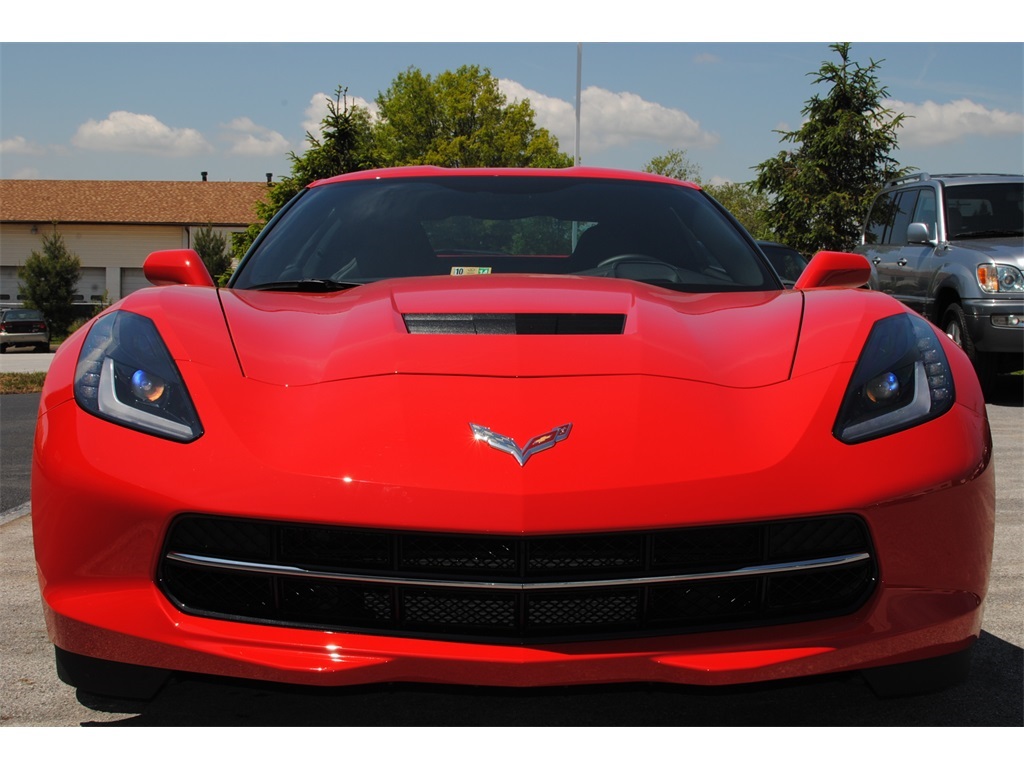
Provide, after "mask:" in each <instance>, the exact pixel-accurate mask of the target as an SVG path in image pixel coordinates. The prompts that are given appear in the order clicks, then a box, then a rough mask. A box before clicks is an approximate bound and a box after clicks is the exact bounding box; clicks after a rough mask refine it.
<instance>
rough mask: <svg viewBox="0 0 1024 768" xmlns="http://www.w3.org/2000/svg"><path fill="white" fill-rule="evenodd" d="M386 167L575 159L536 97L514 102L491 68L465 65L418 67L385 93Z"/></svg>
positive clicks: (554, 163)
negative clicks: (430, 71)
mask: <svg viewBox="0 0 1024 768" xmlns="http://www.w3.org/2000/svg"><path fill="white" fill-rule="evenodd" d="M377 109H378V110H379V113H380V120H379V121H378V122H377V123H376V124H375V125H374V129H373V137H374V158H375V161H376V163H377V164H378V165H379V166H398V165H439V166H443V167H447V168H470V167H477V168H479V167H495V168H501V167H529V168H564V167H567V166H570V165H572V158H571V157H570V156H569V155H567V154H566V153H564V152H560V151H559V149H558V140H557V139H556V138H555V137H554V136H553V135H552V134H551V133H550V132H549V131H548V130H547V129H545V128H538V127H537V125H536V123H535V122H534V112H533V108H532V107H531V106H530V102H529V100H528V99H524V100H523V101H516V102H513V103H512V104H509V103H508V100H507V98H506V97H505V95H504V94H503V93H502V92H501V91H500V90H499V88H498V81H497V79H496V78H495V77H493V76H492V75H491V73H490V71H489V70H487V69H481V68H480V67H477V66H462V67H459V68H458V69H457V70H456V71H455V72H451V71H445V72H442V73H441V74H440V75H438V76H437V77H436V78H432V77H431V76H430V75H425V74H423V73H422V72H421V71H420V70H419V69H417V68H415V67H410V68H409V69H407V70H406V71H405V72H402V73H400V74H399V75H398V76H397V77H396V78H395V79H394V80H393V81H392V83H391V86H390V87H389V88H388V89H387V90H386V91H385V92H384V93H378V95H377Z"/></svg>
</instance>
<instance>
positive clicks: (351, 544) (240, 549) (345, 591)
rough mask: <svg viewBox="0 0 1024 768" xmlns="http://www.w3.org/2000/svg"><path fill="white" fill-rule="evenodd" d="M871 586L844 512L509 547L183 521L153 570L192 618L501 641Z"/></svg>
mask: <svg viewBox="0 0 1024 768" xmlns="http://www.w3.org/2000/svg"><path fill="white" fill-rule="evenodd" d="M875 581H876V568H875V564H874V559H873V557H872V555H871V544H870V540H869V537H868V534H867V530H866V528H865V526H864V524H863V522H862V521H861V520H860V519H859V518H857V517H854V516H852V515H843V516H835V517H822V518H811V519H801V520H792V521H784V522H772V523H761V524H742V525H722V526H712V527H700V528H680V529H672V530H655V531H638V532H627V533H610V534H579V535H559V536H517V537H509V536H473V535H464V534H432V533H431V534H427V533H417V532H410V531H383V530H367V529H353V528H336V527H329V526H317V525H298V524H292V523H274V522H262V521H261V522H257V521H251V520H239V519H233V518H223V517H209V516H198V515H188V516H183V517H181V518H179V519H178V520H177V521H176V522H175V524H174V525H173V527H172V529H171V531H170V533H169V534H168V537H167V541H166V544H165V548H164V555H163V558H162V561H161V565H160V573H159V582H160V586H161V588H162V589H163V591H164V593H165V594H166V595H167V596H168V597H169V598H170V599H171V600H172V601H173V602H174V604H175V605H177V606H178V607H179V608H180V609H181V610H183V611H185V612H186V613H193V614H199V615H205V616H214V617H218V618H223V619H228V620H234V621H248V622H257V623H272V624H283V625H289V626H297V627H309V628H322V629H331V630H343V631H344V630H348V631H355V632H364V633H370V634H396V635H407V636H422V637H434V638H444V639H457V640H469V641H479V642H485V641H486V642H496V643H506V644H519V643H526V642H531V643H538V642H555V641H559V642H564V641H568V640H582V639H598V638H600V639H608V638H615V637H626V636H636V635H658V634H676V633H681V632H696V631H708V630H715V629H727V628H735V627H744V626H755V625H761V624H776V623H784V622H792V621H805V620H811V619H817V618H823V617H826V616H834V615H839V614H844V613H850V612H852V611H854V610H856V609H857V608H858V607H859V606H860V605H862V604H863V603H864V601H865V600H866V599H867V598H868V596H869V595H870V594H871V592H872V591H873V589H874V586H875Z"/></svg>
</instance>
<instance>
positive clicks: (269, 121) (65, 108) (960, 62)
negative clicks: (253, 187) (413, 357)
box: [0, 0, 1024, 183]
mask: <svg viewBox="0 0 1024 768" xmlns="http://www.w3.org/2000/svg"><path fill="white" fill-rule="evenodd" d="M645 2H646V0H641V2H639V3H637V4H633V3H631V4H629V5H628V6H622V7H621V8H622V9H628V10H632V9H636V11H637V14H638V15H640V16H642V15H643V14H642V10H643V9H644V7H645ZM115 5H116V4H115ZM185 5H186V6H187V5H188V2H186V3H185ZM478 6H479V4H478ZM478 6H477V7H478ZM525 6H529V3H526V4H525ZM525 6H523V7H525ZM742 6H743V4H742V3H740V6H738V7H742ZM89 7H90V8H97V7H98V6H95V5H90V6H89ZM129 7H130V6H129ZM176 7H179V6H178V5H177V4H176ZM303 7H305V4H304V5H303ZM334 7H337V4H335V5H334ZM402 7H403V4H402V3H398V4H396V5H394V6H388V8H389V9H400V8H402ZM446 7H448V6H446ZM452 7H453V8H454V9H455V10H454V11H453V12H452V13H451V17H452V18H455V17H459V16H460V14H459V13H458V10H459V8H460V6H459V5H458V3H456V4H455V5H454V6H452ZM517 7H520V6H517ZM659 7H660V6H659ZM669 7H671V6H669ZM819 7H820V6H819ZM115 10H116V9H115ZM185 10H186V13H185V14H183V16H182V19H184V20H182V19H179V21H178V22H177V25H175V24H170V25H169V26H168V27H167V29H163V28H162V27H160V26H159V25H158V24H155V25H154V26H153V28H152V29H148V30H140V29H130V28H129V29H124V30H121V31H120V33H118V34H113V33H111V32H110V30H107V29H103V30H100V29H97V28H96V25H97V21H96V18H97V17H98V16H100V15H101V14H98V13H93V14H92V16H91V17H90V18H89V19H88V20H87V21H82V22H81V24H80V20H79V19H77V18H75V17H73V16H68V17H61V18H62V19H63V21H62V22H60V23H58V24H56V25H48V24H43V25H40V23H39V21H38V19H35V20H33V24H31V25H30V24H29V23H28V22H27V21H25V20H23V19H15V20H14V23H13V24H12V25H7V24H5V27H7V29H9V30H14V31H13V32H11V33H10V39H6V38H7V34H8V33H7V32H3V33H0V36H2V37H4V38H5V40H4V41H2V42H0V177H3V178H8V179H33V178H34V179H124V180H129V179H131V180H170V181H182V180H184V181H187V180H199V179H200V178H201V172H203V171H206V172H207V173H208V178H209V179H210V180H211V181H229V180H230V181H263V180H265V179H266V174H267V173H272V174H273V175H274V177H275V178H278V177H280V176H283V175H288V174H289V173H290V170H291V163H290V160H289V156H288V153H289V152H295V153H298V154H301V153H302V152H303V151H305V149H306V147H307V146H308V145H307V144H306V142H305V134H306V131H312V132H313V133H316V132H317V131H318V127H319V121H320V119H321V118H322V117H323V115H324V114H325V113H326V106H325V104H326V100H327V99H328V98H329V97H330V96H331V95H332V94H333V93H334V91H335V89H336V88H337V87H339V86H342V87H345V88H347V89H348V91H347V93H348V97H349V98H350V99H352V100H354V101H355V102H356V103H359V104H362V105H365V106H367V107H369V108H370V109H371V111H372V110H373V108H374V102H375V99H376V97H377V95H378V94H379V93H380V92H382V91H385V90H386V89H387V88H388V86H389V85H390V84H391V83H392V81H393V80H394V78H395V77H396V76H397V75H398V74H399V73H400V72H403V71H405V70H406V69H408V68H410V67H416V68H418V69H420V70H421V71H422V72H423V73H424V74H429V75H437V74H440V73H441V72H443V71H445V70H455V69H457V68H458V67H460V66H462V65H478V66H480V67H482V68H486V69H488V70H489V71H490V73H491V74H492V75H493V76H494V77H495V78H497V79H498V81H499V85H500V88H501V90H502V91H503V93H505V95H506V96H507V97H508V99H509V100H510V101H512V100H517V99H523V98H528V99H529V100H530V104H531V105H532V107H533V109H534V112H535V114H536V122H537V124H538V125H540V126H542V127H544V128H547V129H549V130H550V131H551V132H552V133H553V134H554V135H555V136H556V137H557V138H558V140H559V145H560V148H561V149H562V150H563V151H564V152H566V153H568V154H570V155H573V154H575V152H576V146H575V109H576V107H575V103H576V80H577V71H579V74H580V85H581V110H580V123H581V140H580V146H579V155H580V161H581V163H582V164H584V165H591V166H607V167H615V168H626V169H641V168H642V167H643V166H644V165H645V164H646V163H647V162H648V161H650V160H651V159H652V158H654V157H656V156H659V155H663V154H665V153H666V152H668V151H670V150H676V149H678V150H685V152H686V157H687V159H688V160H689V161H690V162H691V163H695V164H696V165H697V166H699V168H700V171H701V175H702V177H703V179H704V180H705V181H711V182H716V183H721V182H725V181H731V182H742V181H748V180H750V179H752V178H754V176H755V175H756V171H755V170H754V166H756V165H757V164H758V163H760V162H762V161H764V160H766V159H768V158H770V157H773V156H774V155H775V154H777V153H778V152H780V151H782V150H784V149H792V148H794V146H793V145H792V144H787V143H782V142H780V134H779V133H778V132H779V131H786V130H794V129H796V128H798V127H799V125H800V122H801V119H802V118H801V110H802V109H803V108H804V106H805V103H806V102H807V100H808V99H809V98H811V97H812V96H814V95H815V94H816V93H820V92H821V91H820V88H821V86H816V85H815V84H814V76H813V75H814V73H816V72H817V71H818V69H819V68H820V66H821V64H822V62H823V61H833V62H834V61H837V60H838V59H837V56H836V54H835V53H834V52H833V51H832V50H830V48H829V43H830V41H833V40H838V39H846V40H850V39H852V40H854V42H853V45H852V48H851V58H852V59H853V60H854V61H856V62H858V63H860V64H861V65H868V64H869V63H870V62H871V61H872V60H874V61H876V62H880V64H879V68H878V69H877V71H876V76H877V78H878V81H879V83H880V84H881V85H882V86H884V87H885V88H886V89H887V90H888V92H889V98H888V99H887V100H886V101H885V105H886V106H888V107H890V108H892V109H893V110H895V111H896V112H902V113H904V114H906V115H907V119H906V120H905V122H904V125H903V127H902V128H901V130H900V131H899V149H898V151H896V152H895V156H896V158H897V160H899V161H900V162H901V163H903V164H904V165H908V166H914V167H916V168H919V169H921V170H925V171H931V172H933V173H938V172H973V171H986V172H1011V173H1022V172H1024V43H1022V42H1020V41H1003V42H956V41H949V40H944V41H941V42H915V43H909V42H897V41H894V42H884V41H876V42H856V37H853V36H849V37H845V38H844V37H840V36H838V34H839V32H845V31H852V32H856V31H857V28H856V27H854V28H853V29H851V30H846V29H842V27H840V28H839V29H832V28H825V29H820V30H816V29H812V30H809V31H810V32H812V33H815V35H814V36H815V40H818V41H815V42H812V41H806V40H805V41H803V42H752V41H754V40H757V39H759V37H760V38H762V39H763V38H768V37H776V38H780V39H784V38H782V36H781V35H780V34H779V30H778V25H779V21H778V19H774V20H772V21H771V22H770V23H768V24H766V25H761V24H760V22H759V20H758V19H757V18H748V19H747V20H746V25H745V26H744V25H743V24H737V25H732V24H730V23H729V20H728V17H724V18H723V19H718V20H717V21H716V22H715V23H717V24H718V26H715V24H714V23H710V22H709V23H707V24H705V25H704V27H702V31H703V32H706V33H707V34H702V35H701V37H707V38H708V39H709V40H720V41H722V42H700V41H697V40H693V41H686V42H657V41H644V42H624V41H623V42H614V41H613V40H615V39H619V40H637V41H639V40H641V39H644V37H645V36H649V35H650V34H651V33H652V32H659V31H662V30H659V29H658V28H657V26H656V25H655V26H654V27H653V28H652V24H651V21H650V18H651V17H650V15H649V14H648V15H647V16H645V17H644V26H643V27H639V28H638V27H636V26H631V21H630V19H632V15H631V14H627V13H626V12H625V11H624V10H621V9H620V11H619V14H620V17H621V19H612V20H611V21H608V22H605V23H604V26H603V27H602V26H600V25H598V26H597V27H596V28H588V27H587V26H586V25H582V26H581V27H580V28H578V29H577V28H576V26H574V24H573V23H571V22H572V20H571V19H567V18H566V17H564V16H560V17H559V19H560V21H559V20H556V21H553V22H552V25H551V28H550V29H547V31H546V34H549V35H550V34H553V35H554V38H555V39H551V40H544V39H539V40H537V41H535V42H519V40H526V39H529V36H530V32H533V33H534V34H536V32H537V28H536V27H537V25H536V24H534V25H525V24H524V23H523V21H522V18H520V21H519V22H518V23H510V24H509V26H508V28H507V29H505V28H504V27H502V26H501V24H491V25H487V26H486V29H485V30H484V29H480V28H479V27H477V28H476V29H474V28H473V27H472V26H470V27H467V28H464V29H463V28H459V27H457V25H455V24H454V22H453V23H452V24H451V25H450V26H449V25H448V23H447V22H444V23H441V22H439V21H438V20H437V18H433V19H432V20H431V21H430V23H429V24H425V25H424V26H423V27H422V28H421V27H418V26H417V20H416V18H413V17H408V16H403V17H402V19H403V21H402V22H400V23H399V22H394V23H393V22H392V21H389V20H388V14H387V13H385V12H377V13H372V12H370V11H367V12H364V13H365V15H363V16H361V17H359V18H358V19H357V20H356V23H357V27H358V28H359V29H360V30H364V31H365V34H361V35H359V37H360V38H361V40H363V41H357V40H348V41H346V40H342V41H337V42H333V41H317V40H314V39H312V38H315V37H317V36H319V35H328V36H331V37H341V38H344V37H346V36H352V34H351V32H352V28H351V27H346V26H344V23H343V21H344V20H351V19H348V16H347V15H346V17H345V19H342V18H340V17H339V18H338V19H337V20H336V21H337V23H336V24H330V23H325V24H324V25H323V26H322V27H317V26H316V25H310V24H309V22H308V20H305V19H296V18H295V17H293V16H289V17H287V18H286V19H282V20H281V23H280V24H277V23H276V22H275V23H274V25H273V26H263V27H260V26H256V27H248V28H247V27H245V26H244V25H242V26H241V27H239V28H236V27H233V26H226V27H225V26H221V27H216V26H214V27H213V28H215V29H222V28H231V29H232V30H233V33H235V34H238V35H239V38H238V39H236V40H224V39H217V40H215V41H212V40H205V41H204V40H202V38H201V35H199V34H197V33H196V30H197V29H200V28H201V27H202V24H201V23H200V22H198V21H196V18H198V17H199V16H200V15H201V13H200V12H198V11H197V12H196V16H195V17H189V16H188V13H187V10H188V9H187V8H186V9H185ZM795 12H799V9H796V11H795ZM346 13H347V12H346ZM535 13H541V10H535ZM531 18H535V17H531ZM217 21H220V23H221V24H222V25H227V24H229V22H230V20H223V19H219V20H218V19H213V20H212V21H211V23H216V22H217ZM620 21H621V24H620V23H619V22H620ZM634 21H635V19H634ZM19 22H20V23H19ZM90 25H91V26H90ZM560 25H561V26H560ZM773 25H774V28H773ZM673 26H674V27H675V28H676V29H675V31H676V32H677V35H676V36H680V37H683V36H685V34H683V33H685V32H691V33H692V31H693V30H692V28H688V27H685V25H683V23H682V22H681V20H679V19H677V20H676V21H675V23H674V25H673ZM894 26H896V27H897V28H901V27H900V24H899V20H898V19H897V20H895V22H894ZM158 28H159V29H160V30H161V31H162V33H163V34H166V35H167V39H163V40H161V39H155V40H150V41H148V42H136V40H139V39H145V38H148V37H151V36H152V33H153V31H154V30H156V29H158ZM902 28H914V29H915V30H916V31H918V32H919V33H923V34H925V35H927V34H929V33H931V34H932V35H933V36H934V37H935V39H936V40H939V39H941V36H940V30H939V29H935V30H929V29H928V28H927V27H924V28H919V26H917V25H914V24H912V23H911V22H910V21H908V22H907V25H905V26H904V27H902ZM310 29H314V30H315V32H314V33H310V31H309V30H310ZM559 29H562V30H566V31H568V30H572V31H574V32H578V33H579V34H578V35H576V36H577V37H578V38H579V39H583V40H584V42H583V43H581V44H579V43H577V42H575V41H566V40H564V39H563V38H565V37H573V35H572V34H565V32H563V33H562V34H561V35H559V33H558V32H557V30H559ZM495 30H504V31H505V32H506V33H507V34H508V35H509V37H508V38H507V39H504V40H503V39H500V38H501V35H498V34H496V32H495ZM870 30H872V27H871V26H865V27H861V31H862V34H864V32H865V31H870ZM641 31H643V32H645V33H646V34H645V35H641V34H640V32H641ZM670 31H673V30H670V29H666V30H664V32H665V33H666V34H665V35H664V36H669V35H668V34H667V33H668V32H670ZM737 31H738V33H739V34H738V37H737V38H736V39H732V38H730V34H728V33H733V32H737ZM784 31H785V32H786V33H788V34H790V35H791V36H792V37H794V38H797V37H798V34H796V32H795V31H794V30H793V29H791V28H785V30H784ZM18 32H24V33H25V34H23V35H19V34H17V33H18ZM951 32H952V33H954V34H961V33H962V34H963V36H964V39H965V40H969V39H970V35H971V30H970V29H967V28H959V27H957V28H953V29H950V28H948V27H947V28H945V29H943V30H941V34H942V35H948V34H950V33H951ZM346 33H347V34H346ZM615 33H621V34H619V36H618V37H616V34H615ZM759 33H760V35H759ZM829 33H835V34H834V35H830V34H829ZM1003 34H1012V31H1010V30H1006V31H1004V32H1003ZM1018 34H1019V32H1018ZM39 35H43V37H39ZM378 36H379V37H381V38H382V39H381V40H374V37H378ZM218 37H221V36H220V35H218ZM267 37H270V38H271V39H266V38H267ZM537 37H540V36H539V35H537ZM986 37H987V38H988V39H990V40H996V39H998V37H999V31H998V30H997V31H995V32H988V33H987V34H986ZM496 38H497V39H496ZM865 38H866V39H870V37H868V35H866V34H864V38H862V39H865ZM304 39H309V41H306V42H299V41H301V40H304ZM389 39H390V40H399V39H401V40H402V41H401V42H388V41H387V40H389ZM480 39H488V40H490V41H489V42H486V43H483V42H474V40H480ZM432 40H446V41H447V42H432ZM603 40H611V41H612V42H599V41H603ZM186 41H187V42H186ZM254 41H258V42H254ZM822 41H824V42H822ZM578 54H579V55H578ZM578 63H579V64H580V67H579V70H577V65H578Z"/></svg>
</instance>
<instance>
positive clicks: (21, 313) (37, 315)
mask: <svg viewBox="0 0 1024 768" xmlns="http://www.w3.org/2000/svg"><path fill="white" fill-rule="evenodd" d="M3 319H4V320H6V321H9V322H12V321H14V320H42V319H43V313H42V312H40V311H39V310H38V309H9V310H7V311H6V312H4V313H3Z"/></svg>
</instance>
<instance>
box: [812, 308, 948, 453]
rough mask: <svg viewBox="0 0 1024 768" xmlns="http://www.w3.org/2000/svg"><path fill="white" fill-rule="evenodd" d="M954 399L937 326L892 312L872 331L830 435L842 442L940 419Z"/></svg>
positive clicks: (878, 435) (872, 436) (884, 433)
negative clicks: (935, 327)
mask: <svg viewBox="0 0 1024 768" xmlns="http://www.w3.org/2000/svg"><path fill="white" fill-rule="evenodd" d="M955 399H956V394H955V390H954V388H953V374H952V372H951V371H950V368H949V361H948V360H947V359H946V353H945V352H943V351H942V345H941V344H940V343H939V339H938V337H937V336H936V333H935V329H934V328H932V326H931V324H930V323H928V321H926V320H925V319H923V318H921V317H918V316H916V315H911V314H902V315H893V316H892V317H887V318H884V319H882V320H879V321H878V322H877V323H875V325H874V327H872V329H871V333H870V334H868V340H867V343H866V344H865V345H864V349H863V350H862V351H861V354H860V358H859V359H858V360H857V366H856V368H854V371H853V377H852V378H851V379H850V384H849V386H848V387H847V389H846V396H845V397H844V398H843V404H842V406H841V407H840V409H839V415H838V417H837V418H836V423H835V426H834V427H833V430H832V434H834V435H835V436H836V437H837V438H838V439H840V440H842V441H843V442H844V443H860V442H863V441H865V440H873V439H875V438H879V437H884V436H885V435H891V434H893V433H894V432H900V431H902V430H904V429H909V428H910V427H913V426H917V425H918V424H923V423H925V422H927V421H931V420H932V419H936V418H938V417H939V416H941V415H942V414H944V413H946V411H948V410H949V409H950V408H952V407H953V402H954V401H955Z"/></svg>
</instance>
